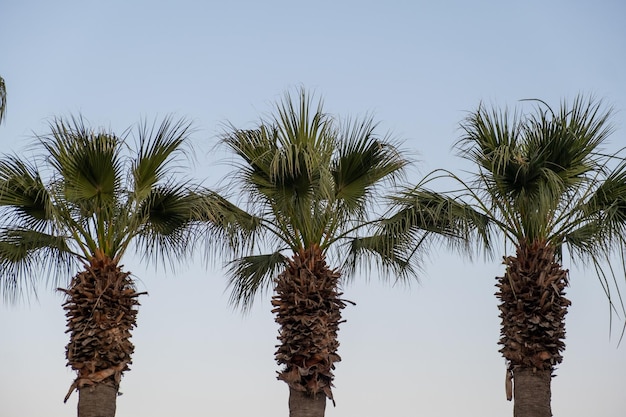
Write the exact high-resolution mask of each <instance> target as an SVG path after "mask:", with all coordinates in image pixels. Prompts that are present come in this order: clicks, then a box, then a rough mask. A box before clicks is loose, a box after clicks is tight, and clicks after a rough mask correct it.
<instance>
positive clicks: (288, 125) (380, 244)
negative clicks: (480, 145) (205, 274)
mask: <svg viewBox="0 0 626 417" xmlns="http://www.w3.org/2000/svg"><path fill="white" fill-rule="evenodd" d="M376 128H377V126H376V124H375V123H374V122H373V120H372V118H371V117H369V116H367V117H365V118H363V119H348V120H346V121H345V122H343V123H341V122H340V121H339V119H338V118H335V117H333V116H331V115H329V114H326V113H324V111H323V108H322V101H321V100H319V101H317V102H316V101H314V100H313V99H312V98H311V97H309V96H308V95H307V94H306V92H305V91H304V90H302V89H301V90H299V91H298V93H297V96H296V95H293V96H292V95H290V94H286V95H285V97H284V98H283V101H282V102H280V103H278V105H277V107H276V109H275V114H274V115H273V116H271V117H269V118H266V119H264V120H262V121H261V123H260V124H259V125H258V126H257V127H256V128H253V129H248V130H244V129H237V128H235V127H234V126H229V129H228V130H227V131H226V132H225V134H224V135H223V137H222V144H223V145H225V146H226V147H227V148H229V149H230V150H231V151H232V152H233V153H234V155H235V156H237V157H238V163H236V165H235V169H236V171H235V172H234V173H233V174H232V175H231V176H230V178H233V179H234V180H233V182H232V185H233V187H232V189H233V190H235V189H237V188H235V186H238V187H239V188H238V189H240V190H241V191H243V193H242V194H241V197H240V201H242V202H243V203H244V204H245V207H244V208H242V209H241V211H242V212H244V213H249V215H248V216H250V217H244V218H241V221H244V222H248V221H249V220H247V219H254V220H255V222H254V225H255V227H254V229H252V228H247V227H244V229H247V230H250V235H249V236H246V237H245V238H244V239H239V240H233V241H231V243H232V242H236V244H235V245H234V247H231V250H232V251H233V253H236V254H238V255H241V254H248V255H249V256H251V257H252V258H247V257H238V259H241V260H240V261H236V262H235V263H234V264H232V265H233V266H232V268H231V269H230V270H229V276H230V280H231V288H232V289H233V293H232V295H231V302H233V303H234V304H236V305H238V306H243V307H244V308H248V307H249V303H251V302H252V299H253V297H254V295H255V294H256V293H257V291H256V288H258V287H257V284H256V283H258V282H260V280H261V278H260V277H265V278H264V279H269V278H268V276H266V274H269V273H270V272H274V273H275V272H278V270H275V269H273V268H274V267H276V268H278V266H279V265H281V264H280V263H276V262H273V263H272V262H270V264H271V265H272V268H268V267H266V265H267V264H266V262H269V260H268V259H270V258H267V257H265V256H264V257H262V258H259V259H257V258H254V256H257V255H256V252H257V251H259V252H261V253H265V252H268V251H270V252H275V253H279V252H281V251H283V250H285V248H287V249H288V250H291V251H292V252H293V253H298V252H299V251H302V250H305V249H306V248H313V247H318V248H319V249H320V250H321V251H322V253H323V254H324V255H326V254H327V253H330V254H331V256H332V257H335V259H334V261H336V262H337V264H338V265H346V267H345V271H346V273H353V272H354V271H355V267H356V265H357V264H359V263H368V264H370V265H376V266H377V267H378V268H380V269H381V270H382V271H384V272H385V273H389V274H396V273H397V272H398V271H404V272H403V273H405V274H407V275H409V274H410V272H412V271H413V270H412V269H411V268H412V267H413V265H408V266H407V260H406V259H404V258H403V256H404V255H405V254H406V252H407V251H408V249H407V248H406V247H407V244H406V243H405V241H403V240H402V239H401V238H399V237H395V236H392V235H391V234H389V233H383V232H381V233H378V234H377V233H376V230H378V229H377V227H376V225H377V224H378V223H379V222H380V219H378V218H377V216H379V215H380V213H381V212H383V211H384V205H385V203H386V200H385V199H384V198H378V196H379V195H380V194H387V193H393V191H394V190H395V189H396V188H397V186H398V182H399V180H400V179H402V178H403V177H402V175H403V170H404V168H405V167H406V166H407V165H408V164H409V161H408V160H406V159H405V158H404V157H403V156H402V152H401V151H400V149H399V148H398V146H397V144H396V143H393V142H392V141H391V140H390V138H389V136H380V135H378V134H377V132H376ZM232 214H234V213H232ZM232 214H228V216H230V218H232V219H233V220H234V221H235V222H238V221H239V220H237V218H236V217H235V216H232ZM225 216H226V214H225ZM228 216H226V217H228ZM226 217H225V218H226ZM234 230H236V229H234ZM381 230H382V229H381ZM422 232H424V231H422ZM407 240H408V239H407ZM251 242H252V243H251ZM394 245H397V246H394ZM401 245H404V246H401ZM281 256H282V255H281ZM371 256H374V257H377V261H375V262H372V263H369V262H368V261H369V257H371ZM414 259H417V258H414ZM261 260H262V261H263V262H261ZM253 261H254V262H253ZM256 261H259V262H258V264H257V262H256ZM256 267H259V268H262V270H261V272H259V273H258V275H255V274H254V268H256ZM250 277H255V278H254V279H252V278H250ZM237 280H241V283H240V284H237V283H236V282H237ZM264 282H265V281H264ZM251 283H252V284H251ZM237 285H240V286H237Z"/></svg>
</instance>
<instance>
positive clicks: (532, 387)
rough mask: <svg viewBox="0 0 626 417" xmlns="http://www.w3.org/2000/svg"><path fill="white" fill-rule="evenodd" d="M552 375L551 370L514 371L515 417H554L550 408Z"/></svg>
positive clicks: (528, 369)
mask: <svg viewBox="0 0 626 417" xmlns="http://www.w3.org/2000/svg"><path fill="white" fill-rule="evenodd" d="M551 374H552V372H551V371H550V370H543V371H539V370H536V371H533V369H530V368H521V369H515V370H514V371H513V387H514V390H515V397H514V401H515V404H514V405H513V416H514V417H552V410H551V408H550V397H551V392H550V383H551V381H552V375H551Z"/></svg>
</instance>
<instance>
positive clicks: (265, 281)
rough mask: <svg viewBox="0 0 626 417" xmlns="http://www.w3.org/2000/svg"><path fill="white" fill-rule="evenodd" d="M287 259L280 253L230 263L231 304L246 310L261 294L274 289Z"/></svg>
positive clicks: (240, 259) (255, 256) (243, 258)
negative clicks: (275, 279) (274, 282)
mask: <svg viewBox="0 0 626 417" xmlns="http://www.w3.org/2000/svg"><path fill="white" fill-rule="evenodd" d="M286 262H287V257H285V256H284V255H282V254H281V253H280V252H274V253H271V254H266V255H251V256H244V257H241V258H237V259H235V260H233V261H231V262H230V263H229V268H228V276H229V279H228V286H229V287H230V288H231V295H230V302H231V304H232V305H233V306H235V307H241V308H243V309H244V310H247V309H249V308H250V307H251V306H252V301H253V299H254V298H255V296H257V295H258V294H259V293H263V292H266V291H268V290H269V289H271V288H272V284H273V279H274V277H275V276H276V275H277V274H278V273H279V272H280V271H281V270H283V269H284V268H285V266H286Z"/></svg>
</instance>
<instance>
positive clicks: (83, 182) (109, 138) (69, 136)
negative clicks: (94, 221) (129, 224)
mask: <svg viewBox="0 0 626 417" xmlns="http://www.w3.org/2000/svg"><path fill="white" fill-rule="evenodd" d="M41 143H42V145H43V147H44V148H45V149H46V151H47V152H48V154H49V155H50V159H49V163H50V165H51V166H52V167H53V168H54V169H55V170H56V171H57V173H58V175H59V176H60V177H61V178H63V187H64V195H63V197H64V198H65V199H67V201H68V203H75V204H81V205H85V206H87V207H86V209H87V210H88V211H94V210H96V207H102V206H104V205H110V204H112V203H113V202H114V201H115V196H116V194H117V193H118V192H119V188H120V186H121V181H122V170H123V168H124V167H123V163H122V161H121V159H120V151H121V139H120V138H118V137H116V136H115V135H113V134H111V133H108V132H105V131H93V130H91V129H90V128H89V127H87V125H86V124H85V121H84V120H83V119H82V118H72V119H71V120H64V119H56V120H55V121H54V122H53V123H52V124H51V134H50V135H49V136H46V137H42V138H41Z"/></svg>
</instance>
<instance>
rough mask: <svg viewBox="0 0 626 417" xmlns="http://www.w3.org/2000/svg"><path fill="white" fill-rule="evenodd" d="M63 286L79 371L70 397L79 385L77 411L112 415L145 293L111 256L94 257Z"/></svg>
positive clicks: (88, 416) (73, 362)
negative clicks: (65, 288)
mask: <svg viewBox="0 0 626 417" xmlns="http://www.w3.org/2000/svg"><path fill="white" fill-rule="evenodd" d="M60 290H61V291H63V292H65V294H66V295H67V296H68V299H67V301H66V302H65V303H64V305H63V308H64V309H65V311H66V317H67V327H68V332H69V333H70V342H69V343H68V345H67V348H66V357H67V362H68V365H69V366H71V367H72V369H74V370H75V371H77V373H78V376H77V378H76V380H75V381H74V383H73V384H72V386H71V387H70V390H69V392H68V393H67V396H66V397H65V401H67V399H68V398H69V396H70V395H71V393H72V391H73V390H74V389H77V390H78V392H79V399H78V417H113V416H115V408H116V400H117V392H118V388H119V383H120V380H121V378H122V373H123V372H124V371H127V370H128V369H129V365H130V364H131V355H132V353H133V351H134V349H135V347H134V346H133V344H132V343H131V341H130V338H131V330H132V329H133V328H134V327H135V325H136V316H137V309H136V306H137V305H139V302H138V301H137V297H138V296H139V295H141V293H138V292H136V291H135V288H134V284H133V281H132V279H131V276H130V273H129V272H123V271H122V270H121V269H120V267H119V266H118V265H117V264H116V263H115V262H114V261H112V260H111V259H108V258H107V257H94V258H93V259H92V260H91V262H90V264H89V265H86V268H85V270H84V271H81V272H79V273H78V274H77V275H76V276H75V277H74V279H73V280H72V283H71V286H70V289H69V290H63V289H60Z"/></svg>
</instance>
